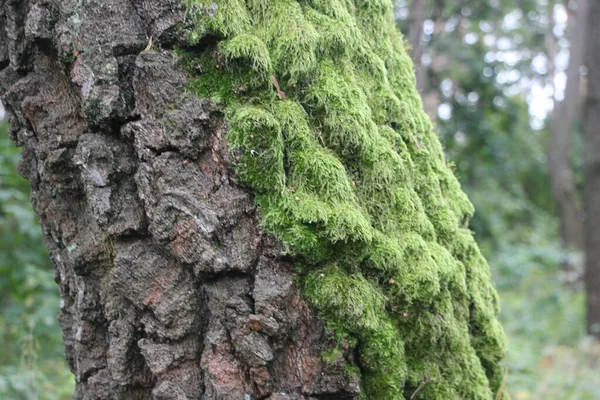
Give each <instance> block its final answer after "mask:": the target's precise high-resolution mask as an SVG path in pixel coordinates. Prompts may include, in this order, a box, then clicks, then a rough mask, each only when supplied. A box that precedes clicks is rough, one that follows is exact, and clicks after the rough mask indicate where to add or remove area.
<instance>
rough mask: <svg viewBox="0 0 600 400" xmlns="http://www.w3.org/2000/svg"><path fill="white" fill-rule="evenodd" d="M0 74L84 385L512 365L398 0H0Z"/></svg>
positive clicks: (226, 382) (314, 393) (435, 385)
mask: <svg viewBox="0 0 600 400" xmlns="http://www.w3.org/2000/svg"><path fill="white" fill-rule="evenodd" d="M181 4H184V5H185V6H186V10H185V11H184V10H183V9H182V7H181ZM299 77H300V78H299ZM296 78H297V79H296ZM278 79H279V81H278ZM284 79H285V80H284ZM274 88H276V89H277V90H276V91H275V89H274ZM0 96H1V97H2V101H5V105H6V108H7V112H8V115H9V118H10V122H11V136H12V138H13V139H14V140H15V141H17V143H18V144H20V145H21V146H22V147H23V161H22V163H21V166H20V170H21V171H20V172H21V173H22V174H23V175H24V176H25V177H27V178H28V179H29V180H30V181H31V184H32V198H31V200H32V203H33V206H34V209H35V211H36V212H37V213H38V215H39V216H40V219H41V222H42V227H43V232H44V236H45V239H46V245H47V248H48V250H49V252H50V255H51V258H52V260H53V262H54V264H55V267H56V281H57V283H58V285H59V287H60V291H61V296H62V299H63V302H62V304H61V315H60V322H61V327H62V329H63V335H64V341H65V346H66V355H67V359H68V361H69V364H70V366H71V369H72V371H73V373H74V374H75V378H76V392H75V396H74V398H76V399H107V400H108V399H127V400H129V399H173V400H175V399H177V400H180V399H181V400H183V399H194V400H196V399H207V400H213V399H215V400H220V399H222V400H225V399H227V400H229V399H231V400H238V399H239V400H247V399H250V400H257V399H270V400H284V399H288V400H293V399H305V400H333V399H336V400H344V399H359V398H364V397H365V396H367V397H368V398H369V399H371V400H388V399H402V398H416V396H417V395H419V397H422V398H430V399H435V400H452V399H456V400H459V399H465V398H468V399H473V400H479V399H481V400H485V399H489V398H492V396H493V395H495V394H496V391H497V390H498V388H499V387H501V382H502V368H501V365H500V362H501V359H502V357H503V355H504V354H505V351H506V344H505V338H504V334H503V331H502V328H501V327H500V324H499V323H498V320H497V313H498V311H499V308H498V298H497V294H496V292H495V291H494V289H493V287H492V284H491V279H490V274H489V269H488V267H487V264H486V262H485V260H484V259H483V257H482V256H481V254H480V252H479V250H478V248H477V245H476V243H475V241H474V239H473V237H472V235H471V233H470V231H469V230H468V228H467V227H468V220H469V218H470V216H471V215H472V212H473V209H472V205H471V204H470V203H469V201H468V199H467V198H466V196H465V195H464V193H463V192H462V191H461V190H460V187H459V184H458V181H457V180H456V178H455V177H454V175H453V174H452V171H451V169H450V167H449V166H448V165H447V164H446V162H445V159H444V155H443V152H442V149H441V146H440V144H439V142H438V141H437V138H436V136H435V134H434V133H433V130H432V127H431V123H430V121H429V120H428V119H427V117H426V115H425V114H424V112H423V111H422V104H421V102H420V99H419V96H418V93H417V92H416V89H415V82H414V76H413V74H412V63H411V62H410V58H409V57H408V55H407V54H406V52H405V51H404V48H403V46H402V43H401V42H400V38H399V35H398V33H397V32H396V31H395V30H394V23H393V13H392V4H391V2H390V1H387V0H381V1H373V2H371V1H362V0H360V1H359V0H357V1H354V2H351V1H346V2H331V3H330V2H312V1H311V2H307V1H295V0H287V1H285V2H284V1H283V0H281V1H280V0H277V1H256V2H246V1H243V0H214V1H210V0H154V1H147V0H102V1H97V0H25V1H24V0H0ZM219 96H220V98H219V101H217V100H214V99H215V98H216V97H219ZM203 98H211V99H213V100H214V101H209V100H207V99H203ZM232 98H233V100H232ZM226 137H227V140H226ZM228 147H229V148H228ZM238 182H243V183H244V185H245V186H243V187H242V186H241V185H240V184H238ZM251 190H252V192H250V191H251ZM255 204H258V205H259V206H260V213H257V211H256V208H255V207H256V205H255ZM259 221H260V222H259ZM263 229H264V230H265V231H266V230H269V232H270V233H271V234H272V235H273V236H271V235H269V234H267V233H265V232H263ZM275 235H276V236H275ZM275 237H277V240H276V239H275ZM307 249H308V250H307ZM300 288H301V289H302V291H300ZM316 310H318V312H319V314H318V316H317V311H316ZM501 397H502V395H501V394H499V395H498V396H497V397H496V398H501Z"/></svg>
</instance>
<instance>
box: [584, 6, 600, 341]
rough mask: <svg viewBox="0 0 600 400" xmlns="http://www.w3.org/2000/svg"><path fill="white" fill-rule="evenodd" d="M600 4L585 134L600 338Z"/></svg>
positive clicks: (593, 314) (593, 311) (592, 310)
mask: <svg viewBox="0 0 600 400" xmlns="http://www.w3.org/2000/svg"><path fill="white" fill-rule="evenodd" d="M598 21H600V3H599V2H597V1H592V2H591V4H590V10H589V12H588V15H587V34H588V40H587V42H586V47H587V54H586V57H587V59H586V61H587V68H588V76H587V81H588V88H587V98H586V101H585V115H584V121H583V131H584V134H585V143H586V145H585V215H586V217H585V239H586V240H585V252H586V268H585V275H584V282H585V288H586V293H587V328H588V332H589V333H590V334H592V335H594V336H596V337H597V338H600V228H599V227H600V40H599V39H600V25H599V24H598Z"/></svg>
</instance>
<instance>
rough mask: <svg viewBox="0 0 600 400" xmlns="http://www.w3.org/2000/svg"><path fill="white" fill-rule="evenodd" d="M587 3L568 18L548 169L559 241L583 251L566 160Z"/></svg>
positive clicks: (580, 220)
mask: <svg viewBox="0 0 600 400" xmlns="http://www.w3.org/2000/svg"><path fill="white" fill-rule="evenodd" d="M587 10H588V1H587V0H579V1H578V2H577V14H576V16H575V17H572V18H571V21H570V22H571V23H570V24H569V25H570V32H571V37H570V43H571V46H570V57H569V65H568V67H567V86H566V88H565V97H564V99H563V101H561V102H560V103H556V104H555V109H554V111H553V113H552V124H551V126H550V148H549V152H548V168H549V174H550V186H551V189H552V195H553V197H554V201H555V202H556V205H557V208H558V214H559V224H560V238H561V243H562V245H563V247H564V248H565V249H568V250H579V249H583V243H584V237H583V218H582V217H581V210H580V205H579V204H580V200H579V196H578V194H577V188H576V186H575V175H574V173H573V168H572V166H571V163H570V161H569V153H570V151H571V143H572V139H573V135H574V133H575V130H576V124H577V121H578V120H579V117H580V98H581V94H580V91H579V88H580V76H581V72H580V70H581V66H582V65H583V63H584V54H585V36H586V24H585V23H583V22H582V21H585V20H586V18H587Z"/></svg>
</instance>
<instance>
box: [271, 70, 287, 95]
mask: <svg viewBox="0 0 600 400" xmlns="http://www.w3.org/2000/svg"><path fill="white" fill-rule="evenodd" d="M271 82H273V85H274V86H275V89H277V96H279V100H285V93H283V91H282V90H281V89H280V88H279V82H277V78H275V75H271Z"/></svg>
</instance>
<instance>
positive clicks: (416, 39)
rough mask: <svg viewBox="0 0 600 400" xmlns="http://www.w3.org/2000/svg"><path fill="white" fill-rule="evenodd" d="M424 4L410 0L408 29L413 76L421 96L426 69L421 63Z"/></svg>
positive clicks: (422, 0)
mask: <svg viewBox="0 0 600 400" xmlns="http://www.w3.org/2000/svg"><path fill="white" fill-rule="evenodd" d="M425 2H426V0H412V2H411V3H410V11H409V12H410V14H409V18H410V25H409V27H408V42H409V43H410V50H411V52H410V56H411V57H412V59H413V62H414V63H415V75H416V78H417V90H418V91H419V93H421V95H423V94H424V91H425V89H427V83H426V79H427V69H426V68H425V66H424V65H423V64H422V63H421V57H423V48H424V46H423V43H422V41H421V37H422V36H423V22H425Z"/></svg>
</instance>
